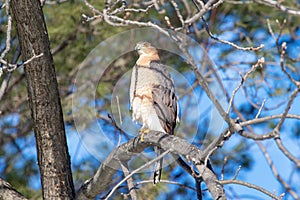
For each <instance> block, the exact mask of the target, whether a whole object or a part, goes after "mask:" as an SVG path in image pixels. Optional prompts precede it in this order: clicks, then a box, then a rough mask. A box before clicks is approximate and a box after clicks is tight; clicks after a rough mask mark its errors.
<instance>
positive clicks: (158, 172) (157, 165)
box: [153, 147, 163, 184]
mask: <svg viewBox="0 0 300 200" xmlns="http://www.w3.org/2000/svg"><path fill="white" fill-rule="evenodd" d="M154 150H155V152H156V155H157V156H159V155H160V154H162V153H163V150H162V149H160V148H159V147H154ZM162 166H163V158H161V159H160V160H158V161H156V162H155V171H154V176H153V183H154V184H156V183H158V182H160V178H161V172H162Z"/></svg>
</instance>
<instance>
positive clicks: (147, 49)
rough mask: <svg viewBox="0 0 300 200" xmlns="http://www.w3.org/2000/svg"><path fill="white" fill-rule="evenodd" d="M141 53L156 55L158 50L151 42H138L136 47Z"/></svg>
mask: <svg viewBox="0 0 300 200" xmlns="http://www.w3.org/2000/svg"><path fill="white" fill-rule="evenodd" d="M134 50H136V51H137V52H138V54H139V55H155V54H157V50H156V48H155V47H153V46H152V45H151V44H150V43H149V42H138V43H137V44H136V46H135V48H134Z"/></svg>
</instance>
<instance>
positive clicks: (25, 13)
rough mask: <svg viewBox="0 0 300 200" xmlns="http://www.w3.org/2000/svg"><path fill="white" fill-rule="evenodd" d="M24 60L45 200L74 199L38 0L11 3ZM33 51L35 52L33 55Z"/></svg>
mask: <svg viewBox="0 0 300 200" xmlns="http://www.w3.org/2000/svg"><path fill="white" fill-rule="evenodd" d="M11 9H12V13H13V17H14V20H15V22H16V26H17V33H18V38H19V42H20V46H21V53H22V59H23V61H26V60H28V59H30V58H32V56H33V55H34V53H35V54H36V55H38V54H41V53H43V56H42V57H39V58H36V59H33V60H32V61H30V62H29V63H28V64H26V65H25V67H24V69H25V76H26V82H27V90H28V97H29V106H30V109H31V115H32V119H33V122H34V133H35V138H36V147H37V154H38V164H39V168H40V173H41V181H42V190H43V198H44V199H73V198H74V196H75V194H74V186H73V179H72V172H71V167H70V156H69V153H68V147H67V143H66V136H65V129H64V122H63V115H62V109H61V104H60V97H59V92H58V85H57V80H56V75H55V69H54V64H53V58H52V55H51V53H50V44H49V39H48V33H47V28H46V24H45V20H44V15H43V12H42V8H41V5H40V2H39V1H38V0H22V1H18V0H12V1H11ZM33 52H34V53H33Z"/></svg>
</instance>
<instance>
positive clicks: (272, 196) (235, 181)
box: [219, 179, 282, 200]
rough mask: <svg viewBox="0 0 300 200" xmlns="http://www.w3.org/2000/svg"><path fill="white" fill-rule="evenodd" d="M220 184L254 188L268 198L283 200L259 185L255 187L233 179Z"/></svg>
mask: <svg viewBox="0 0 300 200" xmlns="http://www.w3.org/2000/svg"><path fill="white" fill-rule="evenodd" d="M219 183H221V184H222V185H227V184H237V185H243V186H246V187H248V188H252V189H255V190H257V191H260V192H262V193H264V194H266V195H268V196H270V197H271V198H273V199H276V200H281V199H282V198H281V196H279V197H278V196H276V195H274V194H273V193H271V192H269V191H267V190H265V189H264V188H262V187H259V186H257V185H254V184H251V183H247V182H244V181H240V180H235V179H232V180H223V181H219Z"/></svg>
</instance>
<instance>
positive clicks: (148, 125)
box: [130, 42, 178, 184]
mask: <svg viewBox="0 0 300 200" xmlns="http://www.w3.org/2000/svg"><path fill="white" fill-rule="evenodd" d="M135 50H136V51H137V52H138V54H139V59H138V60H137V61H136V64H135V66H134V67H133V71H132V76H131V84H130V107H131V110H132V118H133V120H135V121H136V122H140V123H141V124H142V128H141V130H140V132H141V134H142V135H141V140H143V137H144V134H145V133H147V132H149V131H150V130H153V131H160V132H164V133H167V134H174V128H175V126H176V122H177V121H178V104H177V97H176V95H175V87H174V83H173V80H172V78H171V76H170V73H169V71H168V70H167V67H166V66H165V65H163V64H161V62H160V58H159V56H158V52H157V50H156V48H154V47H153V46H152V45H151V44H150V43H148V42H139V43H137V45H136V47H135ZM155 151H156V153H157V155H159V154H161V153H162V152H161V151H162V150H161V149H158V148H155ZM161 169H162V159H161V160H160V161H158V162H157V163H156V166H155V173H154V184H156V183H157V182H159V181H160V176H161Z"/></svg>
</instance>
